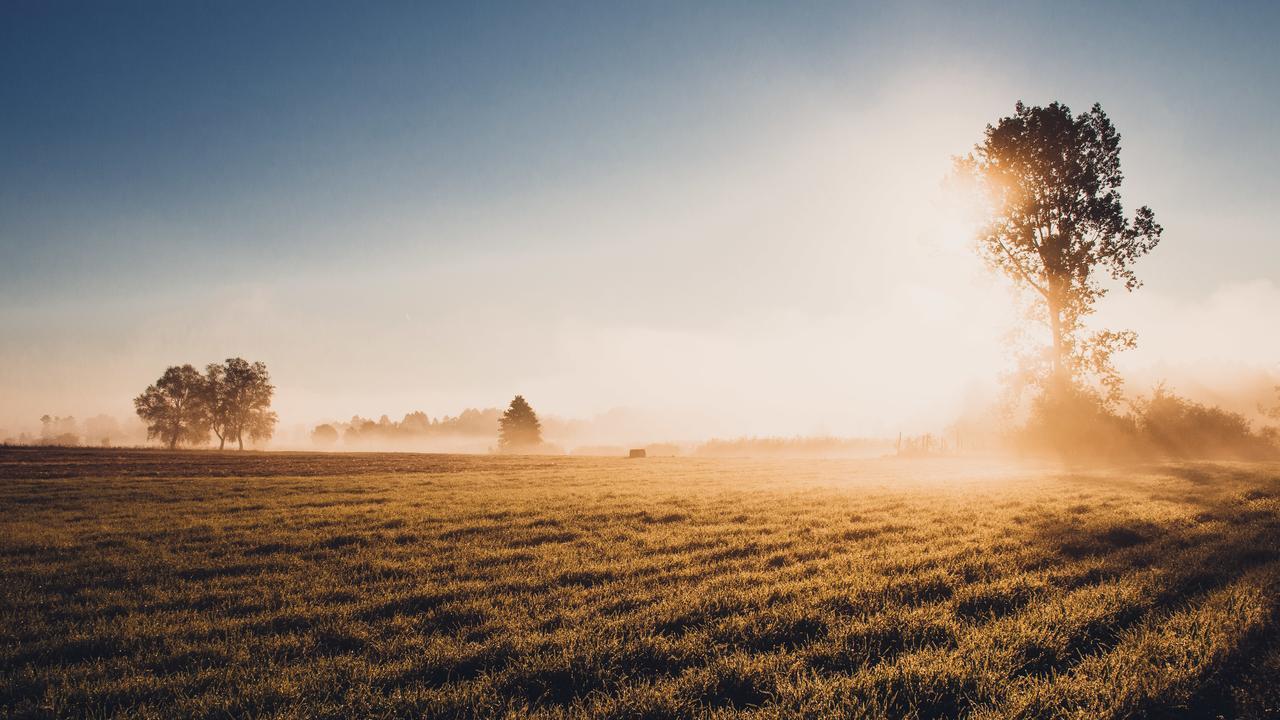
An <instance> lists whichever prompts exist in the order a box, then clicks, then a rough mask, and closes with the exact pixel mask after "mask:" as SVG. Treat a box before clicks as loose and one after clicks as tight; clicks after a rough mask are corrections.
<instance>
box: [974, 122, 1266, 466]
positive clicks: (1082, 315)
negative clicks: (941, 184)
mask: <svg viewBox="0 0 1280 720" xmlns="http://www.w3.org/2000/svg"><path fill="white" fill-rule="evenodd" d="M957 171H958V172H957V175H958V177H960V178H962V179H965V180H968V181H971V182H972V184H973V187H975V188H976V189H977V190H978V191H979V196H980V197H981V198H982V199H983V200H984V201H985V203H986V210H987V215H988V222H987V223H986V225H985V226H984V227H983V228H982V230H981V231H980V233H979V236H978V247H979V252H980V254H981V255H982V257H983V258H984V259H985V260H986V262H987V264H988V265H989V266H990V267H991V268H993V269H994V270H996V271H998V272H1000V273H1002V274H1004V275H1006V276H1007V277H1008V278H1009V279H1010V280H1012V282H1013V283H1014V285H1015V286H1016V287H1018V288H1020V289H1021V290H1023V291H1024V294H1023V296H1024V297H1026V298H1028V299H1029V302H1028V306H1027V310H1028V314H1029V315H1030V317H1031V318H1032V319H1033V320H1034V321H1035V322H1036V324H1038V325H1039V326H1040V327H1041V328H1042V329H1043V330H1044V331H1045V336H1044V337H1045V342H1043V343H1033V344H1032V345H1031V346H1030V347H1028V348H1026V349H1024V351H1023V352H1021V353H1020V355H1019V363H1018V369H1017V371H1016V372H1015V373H1014V374H1013V375H1012V376H1011V378H1010V381H1011V382H1010V390H1011V394H1010V398H1009V400H1010V406H1013V405H1016V404H1018V403H1020V402H1021V401H1022V399H1023V397H1024V396H1027V397H1028V400H1027V405H1028V421H1027V423H1026V425H1025V426H1024V427H1023V428H1022V430H1021V432H1020V434H1019V436H1018V437H1019V439H1020V440H1021V441H1022V442H1025V443H1027V444H1029V445H1032V446H1048V447H1052V448H1053V449H1055V450H1058V451H1060V452H1063V453H1065V454H1069V455H1077V456H1078V455H1081V454H1086V453H1087V454H1094V455H1096V454H1108V455H1134V454H1144V455H1145V454H1160V455H1173V456H1188V457H1190V456H1198V457H1204V456H1212V455H1219V456H1223V455H1225V456H1231V457H1258V456H1265V455H1273V454H1275V453H1277V452H1280V443H1277V441H1276V431H1275V430H1274V429H1263V430H1261V431H1255V430H1254V429H1253V428H1252V427H1251V424H1250V422H1249V420H1248V419H1247V418H1245V417H1244V416H1242V415H1240V414H1238V413H1232V412H1228V411H1226V410H1222V409H1221V408H1216V407H1207V406H1205V405H1202V404H1199V403H1195V402H1192V401H1190V400H1187V399H1185V398H1182V397H1179V396H1177V395H1175V394H1174V393H1172V392H1169V391H1168V390H1166V389H1165V388H1163V387H1158V388H1157V389H1156V391H1155V392H1154V393H1153V395H1152V396H1151V397H1150V398H1138V399H1136V400H1134V401H1131V402H1129V403H1127V407H1125V406H1126V403H1125V402H1124V393H1123V383H1122V381H1121V378H1120V375H1119V373H1118V372H1117V371H1116V369H1115V366H1114V364H1113V362H1112V356H1113V355H1114V354H1115V353H1116V352H1118V351H1121V350H1125V349H1129V348H1133V347H1135V345H1136V344H1137V335H1136V334H1135V333H1133V332H1132V331H1129V330H1119V331H1117V330H1110V329H1102V330H1096V331H1092V332H1090V331H1089V330H1088V329H1087V328H1086V325H1085V320H1086V318H1088V316H1090V315H1092V314H1093V312H1094V309H1095V306H1096V303H1097V301H1098V300H1099V299H1100V298H1102V297H1103V296H1105V295H1106V294H1107V292H1108V290H1109V289H1112V288H1113V287H1120V288H1123V289H1124V290H1126V291H1133V290H1135V289H1137V288H1138V287H1140V286H1141V284H1142V283H1141V281H1140V280H1139V279H1138V277H1137V276H1136V275H1135V273H1134V270H1133V266H1134V264H1135V263H1136V262H1137V261H1138V260H1139V259H1140V258H1142V257H1143V256H1145V255H1147V254H1148V253H1150V252H1151V251H1152V250H1153V249H1154V248H1155V247H1156V246H1157V245H1158V244H1159V242H1160V237H1161V234H1162V233H1163V228H1162V227H1161V226H1160V225H1159V224H1158V223H1157V222H1156V220H1155V213H1154V212H1152V210H1151V209H1150V208H1148V207H1145V206H1144V207H1141V208H1139V209H1138V210H1137V212H1136V213H1134V215H1133V217H1132V218H1131V219H1130V218H1129V217H1127V216H1126V215H1125V214H1124V210H1123V207H1122V205H1121V199H1120V185H1121V182H1122V180H1123V176H1122V174H1121V172H1120V135H1119V133H1118V132H1117V131H1116V129H1115V127H1114V126H1113V125H1112V123H1111V120H1110V119H1109V118H1108V117H1107V115H1106V114H1105V113H1104V112H1103V111H1102V107H1101V106H1100V105H1096V104H1095V105H1094V106H1093V107H1092V108H1091V109H1090V110H1089V111H1088V112H1086V113H1082V114H1079V115H1072V113H1071V110H1070V108H1068V107H1067V106H1065V105H1063V104H1061V103H1051V104H1049V105H1048V106H1045V107H1038V106H1036V107H1032V106H1027V105H1023V104H1022V103H1018V104H1017V105H1016V106H1015V108H1014V114H1013V115H1010V116H1008V117H1003V118H1000V119H999V120H998V121H997V122H996V124H994V125H988V126H987V128H986V132H985V134H984V137H983V140H982V142H981V143H979V144H978V145H977V146H975V148H974V151H973V152H972V153H971V154H969V155H967V156H964V157H962V158H958V159H957ZM1108 285H1110V286H1111V287H1108Z"/></svg>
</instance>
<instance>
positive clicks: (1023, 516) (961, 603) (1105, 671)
mask: <svg viewBox="0 0 1280 720" xmlns="http://www.w3.org/2000/svg"><path fill="white" fill-rule="evenodd" d="M0 510H2V513H0V617H2V618H3V620H2V623H3V624H2V627H0V669H2V674H0V695H2V700H0V714H3V715H5V716H12V717H45V716H62V717H65V716H73V717H81V716H92V717H107V716H118V717H139V718H148V717H154V718H170V717H209V718H215V717H216V718H226V717H262V716H278V717H308V718H311V717H316V718H318V717H352V718H355V717H400V716H418V717H477V718H480V717H502V716H508V715H510V716H525V715H533V716H539V717H618V718H659V717H690V716H695V717H696V716H727V715H735V716H736V715H750V716H754V717H766V718H767V717H796V716H804V717H824V716H829V717H920V718H935V717H960V716H968V717H975V718H1013V717H1017V718H1038V717H1078V718H1109V717H1217V716H1219V715H1221V716H1223V717H1249V718H1261V717H1280V709H1278V708H1280V612H1278V608H1280V592H1278V591H1280V465H1274V464H1273V465H1229V464H1215V465H1180V466H1159V467H1157V466H1151V467H1135V468H1126V469H1124V470H1113V471H1108V472H1100V471H1087V472H1086V471H1081V472H1075V473H1067V472H1048V471H1043V470H1033V469H1028V468H1023V469H1017V468H1011V467H997V466H991V467H982V466H980V465H977V464H972V463H968V464H964V463H959V462H947V461H919V462H895V461H769V462H762V461H752V460H699V459H680V458H673V459H649V460H642V461H627V460H622V459H618V460H613V459H580V458H518V457H479V456H472V457H468V456H430V455H385V454H377V455H311V454H257V453H246V454H244V455H238V454H218V453H211V452H209V453H206V452H195V453H166V452H150V451H107V450H35V449H16V448H11V449H0Z"/></svg>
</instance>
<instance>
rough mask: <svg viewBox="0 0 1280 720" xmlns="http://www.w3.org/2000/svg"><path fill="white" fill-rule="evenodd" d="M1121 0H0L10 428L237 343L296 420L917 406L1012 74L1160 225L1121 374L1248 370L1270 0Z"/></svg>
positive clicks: (922, 418)
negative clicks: (75, 0)
mask: <svg viewBox="0 0 1280 720" xmlns="http://www.w3.org/2000/svg"><path fill="white" fill-rule="evenodd" d="M695 5H696V6H695ZM1114 5H1115V4H1113V3H1101V4H1098V5H1096V6H1087V5H1085V4H1082V3H1060V2H1054V3H1044V4H1036V3H1019V4H1012V3H993V4H990V5H984V4H979V3H939V4H936V5H933V4H914V3H893V4H889V3H876V4H874V5H872V4H868V5H866V6H859V5H857V4H851V3H830V4H828V3H761V4H758V5H753V4H748V3H744V2H731V3H724V4H707V3H697V4H695V3H688V2H679V3H660V2H643V3H609V2H606V3H600V2H592V3H581V4H567V3H513V4H511V5H498V4H489V3H459V4H458V5H457V6H456V7H454V8H453V9H447V8H443V7H438V6H435V5H434V4H429V3H418V2H414V3H404V4H396V3H357V2H349V3H317V2H307V3H298V4H286V3H258V2H253V3H250V2H180V3H170V2H155V3H132V2H113V3H84V4H82V5H77V4H64V3H57V2H35V1H34V0H17V1H15V2H6V3H4V4H3V5H2V6H0V343H2V345H0V428H8V429H10V430H12V429H14V428H18V427H20V426H22V425H24V424H32V423H34V421H35V418H38V417H39V416H40V415H41V414H43V413H46V412H47V413H53V414H69V413H72V414H76V415H77V416H80V417H84V416H87V415H92V414H95V413H98V412H108V413H112V414H116V415H119V416H125V415H127V414H129V413H131V410H132V406H131V404H130V399H131V398H132V397H133V396H134V395H136V394H137V393H138V392H139V391H140V390H141V389H142V388H143V387H145V386H146V385H147V383H149V382H151V381H152V380H154V379H155V378H156V377H157V376H158V375H159V374H160V372H161V371H162V370H163V369H164V367H165V366H166V365H169V364H176V363H183V362H191V363H195V364H197V365H203V364H204V363H207V362H211V361H215V360H220V359H222V358H225V357H228V356H232V355H242V356H245V357H247V358H250V359H253V360H264V361H266V362H267V364H268V366H269V367H270V369H271V370H272V373H273V376H274V378H275V380H276V383H277V385H278V386H279V390H278V396H277V407H278V409H279V411H280V413H281V416H282V422H283V424H284V425H286V426H288V425H290V424H297V423H303V422H311V421H315V420H320V419H327V418H345V417H349V416H350V415H352V414H354V413H360V414H363V415H374V416H377V415H380V414H382V413H384V412H385V413H388V414H391V415H392V416H393V417H394V416H398V415H400V414H402V413H404V412H407V411H410V410H415V409H422V410H424V411H426V412H428V413H430V414H433V415H438V414H442V413H451V414H452V413H456V412H457V411H458V410H460V409H462V408H463V407H467V406H497V405H502V404H505V402H506V401H507V400H509V399H510V397H511V395H513V394H514V393H517V392H521V393H524V394H525V395H526V396H527V397H528V398H529V399H530V400H531V402H532V403H533V404H534V407H535V408H537V409H538V410H539V411H540V412H543V413H550V414H555V415H561V416H577V417H590V416H591V415H593V414H595V413H599V412H604V411H607V410H609V409H611V408H616V407H625V408H631V409H634V410H635V411H636V412H637V413H642V414H649V415H660V416H662V417H664V418H667V422H668V423H669V425H668V426H666V427H665V428H663V429H661V430H655V431H654V434H655V435H657V436H662V435H664V433H665V435H666V436H669V437H672V438H681V437H690V436H699V435H707V434H718V435H735V434H741V433H787V434H789V433H809V432H836V433H848V434H872V433H894V432H896V431H897V430H899V429H906V430H908V431H910V430H913V429H927V428H928V427H929V426H930V424H931V423H937V422H942V421H944V420H945V419H946V418H947V417H950V416H952V415H954V413H955V412H956V411H957V410H958V409H960V408H962V407H963V406H964V405H965V403H971V402H976V400H977V398H979V397H981V396H982V394H983V393H985V392H986V391H987V389H989V387H990V386H991V384H992V383H993V382H994V379H995V377H996V374H997V373H998V371H999V370H1000V365H1001V363H1002V354H1003V350H1002V347H1001V345H1000V344H999V342H998V340H999V338H1000V336H1001V334H1002V333H1003V332H1004V330H1005V328H1006V327H1007V323H1008V322H1009V321H1010V312H1009V301H1008V299H1007V296H1006V295H1004V294H1003V291H1002V290H1000V289H999V288H998V287H996V286H995V285H994V284H993V283H992V282H991V281H990V280H989V278H988V277H987V276H986V275H985V274H984V271H983V270H982V268H981V267H980V265H978V263H977V262H976V261H975V260H974V259H973V256H972V253H971V251H970V246H969V245H968V244H967V240H966V238H965V219H964V216H963V213H962V212H961V209H960V208H959V207H958V206H957V205H956V203H955V202H954V200H953V199H952V198H951V196H950V194H949V193H948V192H947V191H946V190H945V189H944V188H943V186H942V180H943V178H944V176H945V175H946V173H947V171H948V169H949V165H950V157H951V156H952V155H954V154H957V153H962V152H965V151H966V150H967V149H968V148H969V147H970V146H972V144H973V143H975V142H977V141H978V139H979V138H980V135H981V131H982V128H983V126H984V125H985V124H986V123H987V122H991V121H994V120H995V119H996V118H998V117H999V116H1000V115H1002V114H1008V113H1009V112H1010V111H1011V110H1012V107H1013V104H1014V102H1015V101H1016V100H1018V99H1022V100H1024V101H1027V102H1030V103H1045V102H1048V101H1051V100H1055V99H1057V100H1061V101H1063V102H1066V103H1067V104H1069V105H1070V106H1072V107H1073V108H1074V109H1076V110H1078V111H1079V110H1085V109H1087V107H1088V106H1089V105H1090V104H1091V103H1093V102H1094V101H1099V102H1101V103H1102V104H1103V106H1104V108H1105V109H1106V111H1107V112H1108V113H1109V114H1110V115H1111V117H1112V119H1113V121H1114V122H1115V123H1116V125H1117V126H1118V128H1119V130H1120V132H1121V134H1122V136H1123V138H1124V140H1123V146H1124V151H1123V153H1122V160H1123V163H1124V166H1125V171H1126V178H1127V183H1126V187H1125V190H1124V196H1125V199H1126V208H1127V209H1128V210H1130V211H1132V209H1134V208H1136V207H1137V206H1138V205H1140V204H1149V205H1151V206H1152V207H1153V208H1154V209H1155V211H1156V214H1157V218H1158V220H1159V221H1160V222H1162V223H1163V224H1164V226H1165V228H1166V233H1165V239H1164V242H1163V243H1162V245H1161V246H1160V247H1159V248H1158V249H1157V250H1156V252H1155V253H1154V254H1153V255H1152V256H1150V257H1148V258H1146V259H1144V260H1143V261H1142V262H1141V263H1140V265H1139V266H1138V268H1137V269H1138V273H1139V276H1140V277H1142V278H1143V279H1144V280H1145V281H1146V287H1144V288H1143V289H1142V290H1140V291H1139V292H1138V293H1136V294H1134V295H1131V296H1120V295H1117V296H1114V297H1113V298H1110V299H1109V302H1108V304H1107V307H1104V308H1103V313H1102V318H1103V319H1105V320H1107V321H1108V322H1111V323H1112V324H1114V325H1116V326H1123V327H1131V328H1133V329H1136V330H1138V332H1139V334H1140V337H1141V341H1140V342H1141V343H1142V349H1140V350H1139V351H1138V352H1136V353H1133V354H1131V355H1130V356H1129V357H1127V358H1125V360H1124V365H1125V368H1126V369H1127V370H1129V371H1131V372H1133V373H1134V374H1135V377H1143V378H1150V377H1153V376H1154V375H1171V376H1175V377H1180V376H1181V375H1184V374H1187V373H1191V374H1195V373H1198V377H1199V378H1200V379H1201V380H1203V381H1204V382H1206V383H1208V384H1212V381H1213V378H1214V377H1215V375H1216V374H1218V373H1219V372H1220V368H1222V367H1224V363H1231V367H1235V368H1244V369H1247V370H1249V371H1250V372H1253V371H1257V372H1272V373H1277V374H1280V364H1278V363H1280V338H1278V334H1280V333H1278V332H1277V330H1278V329H1280V231H1277V229H1276V228H1277V227H1280V225H1278V224H1277V222H1276V218H1275V212H1276V198H1277V196H1278V195H1280V192H1278V191H1280V174H1278V173H1277V170H1276V168H1277V167H1280V123H1277V122H1276V118H1277V117H1280V83H1278V82H1277V81H1276V78H1277V74H1278V71H1280V49H1278V48H1280V43H1277V42H1276V37H1277V36H1280V4H1276V3H1258V4H1256V5H1252V4H1247V3H1232V4H1230V5H1229V9H1228V5H1227V4H1219V3H1201V4H1185V5H1184V4H1178V3H1172V2H1157V3H1150V4H1130V5H1127V6H1126V7H1125V8H1124V9H1118V8H1116V7H1115V6H1114ZM960 6H963V7H960ZM1199 337H1207V338H1209V341H1205V342H1198V341H1195V340H1194V338H1199ZM654 439H658V438H654Z"/></svg>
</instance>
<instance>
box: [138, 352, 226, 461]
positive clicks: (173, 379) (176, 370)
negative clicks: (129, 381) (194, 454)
mask: <svg viewBox="0 0 1280 720" xmlns="http://www.w3.org/2000/svg"><path fill="white" fill-rule="evenodd" d="M206 398H207V388H206V383H205V378H204V376H202V375H201V374H200V371H199V370H196V369H195V368H194V367H192V366H191V365H189V364H188V365H181V366H174V367H171V368H169V369H168V370H165V371H164V374H163V375H161V376H160V379H159V380H157V381H156V382H155V384H154V385H150V386H148V387H147V389H146V390H144V391H143V393H142V394H141V395H139V396H138V397H136V398H134V399H133V406H134V408H135V409H136V410H137V412H138V417H140V418H142V421H143V422H144V423H146V425H147V439H148V440H149V439H151V438H156V437H158V438H160V440H161V441H162V442H164V443H165V444H166V445H168V446H169V449H170V450H172V449H173V448H176V447H177V446H178V443H188V444H191V445H198V444H200V443H203V442H205V441H207V440H208V439H209V412H208V405H207V404H206Z"/></svg>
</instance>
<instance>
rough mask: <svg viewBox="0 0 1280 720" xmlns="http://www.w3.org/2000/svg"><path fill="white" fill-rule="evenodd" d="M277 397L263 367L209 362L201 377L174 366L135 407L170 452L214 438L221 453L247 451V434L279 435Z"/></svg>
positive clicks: (149, 433) (256, 438)
mask: <svg viewBox="0 0 1280 720" xmlns="http://www.w3.org/2000/svg"><path fill="white" fill-rule="evenodd" d="M274 393H275V386H274V385H272V384H271V376H270V374H268V372H267V366H266V365H265V364H264V363H261V362H253V363H251V362H249V361H248V360H245V359H244V358H239V357H236V358H229V359H228V360H227V361H226V362H224V363H221V364H219V363H211V364H209V365H207V366H206V367H205V371H204V372H203V373H201V372H200V371H199V370H197V369H196V368H195V367H194V366H192V365H190V364H187V365H176V366H173V367H170V368H168V369H167V370H165V371H164V374H163V375H161V376H160V379H159V380H156V382H155V383H154V384H152V385H150V386H148V387H147V389H146V390H144V391H143V392H142V394H141V395H139V396H138V397H136V398H134V400H133V405H134V408H135V409H136V410H137V412H138V417H140V418H142V421H143V423H145V424H146V426H147V438H148V439H152V438H158V439H159V440H160V441H161V442H163V443H164V444H165V445H166V446H168V447H169V448H171V449H172V448H176V447H178V446H179V445H205V444H207V443H208V442H209V436H210V435H211V434H212V435H214V436H216V437H217V438H218V449H220V450H221V449H223V448H224V447H226V444H227V442H229V441H234V442H235V443H236V444H237V446H238V447H239V448H240V449H241V450H243V449H244V441H245V437H246V436H247V437H248V438H249V440H250V441H255V442H256V441H264V440H268V439H270V438H271V436H272V434H273V433H274V432H275V427H276V423H277V421H278V418H277V417H276V414H275V412H273V411H272V410H271V398H272V396H273V395H274Z"/></svg>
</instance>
